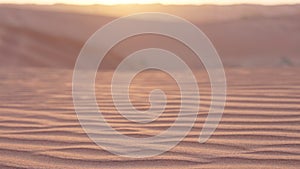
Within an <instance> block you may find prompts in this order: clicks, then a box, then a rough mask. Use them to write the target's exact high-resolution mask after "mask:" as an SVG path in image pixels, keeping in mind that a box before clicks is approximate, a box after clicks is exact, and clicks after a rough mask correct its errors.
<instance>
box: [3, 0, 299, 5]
mask: <svg viewBox="0 0 300 169" xmlns="http://www.w3.org/2000/svg"><path fill="white" fill-rule="evenodd" d="M0 3H37V4H53V3H69V4H106V5H114V4H127V3H140V4H145V3H161V4H237V3H255V4H267V5H276V4H293V3H300V0H0Z"/></svg>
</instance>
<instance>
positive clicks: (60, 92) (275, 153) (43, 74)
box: [0, 5, 300, 169]
mask: <svg viewBox="0 0 300 169" xmlns="http://www.w3.org/2000/svg"><path fill="white" fill-rule="evenodd" d="M139 7H140V8H139V9H137V8H136V7H132V8H128V9H130V11H135V12H138V11H141V10H143V9H144V8H143V6H139ZM119 8H120V7H118V6H117V7H103V6H93V7H77V6H64V5H55V6H30V5H28V6H17V5H0V67H1V68H0V78H1V81H0V86H1V88H0V95H1V97H0V157H1V158H0V168H1V169H2V168H3V169H5V168H37V169H38V168H40V169H42V168H64V169H65V168H66V169H68V168H70V169H77V168H78V169H81V168H174V169H177V168H178V169H181V168H195V169H196V168H207V169H208V168H211V169H214V168H228V169H232V168H237V169H248V168H262V169H274V168H280V169H281V168H291V169H293V168H294V169H296V168H299V167H298V166H300V132H299V130H300V114H299V112H300V77H299V72H300V69H299V68H298V66H299V65H300V60H299V54H300V48H299V47H298V46H299V44H300V36H299V35H300V22H299V18H300V10H299V9H300V7H299V5H295V6H275V7H267V6H247V5H238V6H227V7H222V6H184V7H178V6H169V7H166V6H160V5H158V6H157V5H153V6H151V7H149V10H151V11H153V10H154V9H155V10H154V11H164V12H170V13H173V14H177V15H179V16H182V17H185V18H186V19H189V20H190V21H192V22H193V23H194V24H196V25H197V26H198V27H200V28H201V29H202V30H203V31H204V32H205V33H206V34H207V35H208V36H209V38H210V39H211V40H212V42H213V43H214V45H215V46H216V48H217V50H218V52H219V53H220V57H221V59H222V61H223V62H224V65H225V67H226V68H225V71H226V75H227V82H228V95H227V103H226V107H225V112H224V115H223V118H222V121H221V123H220V125H219V126H218V128H217V130H216V132H215V133H214V134H213V136H212V137H211V138H210V139H209V141H208V142H207V143H205V144H199V143H198V137H199V132H200V131H201V129H202V125H203V123H204V121H205V119H206V117H207V112H208V109H209V106H210V99H211V96H210V94H211V93H210V90H211V89H210V83H209V80H208V75H207V73H206V72H205V71H204V70H195V71H194V73H195V75H196V77H197V80H198V83H199V88H200V93H201V101H200V104H201V108H200V111H199V114H198V118H197V122H196V124H195V125H194V127H193V129H192V130H191V132H190V133H189V134H188V136H187V137H186V138H185V139H184V140H183V141H182V142H181V143H180V144H179V145H178V146H176V147H175V148H173V149H171V150H170V151H169V152H166V153H164V154H162V155H159V156H157V157H152V158H145V159H129V158H123V157H118V156H115V155H113V154H111V153H109V152H107V151H105V150H104V149H102V148H100V147H98V146H97V145H96V144H95V143H94V142H92V141H91V140H90V139H89V137H88V136H87V134H86V133H85V132H84V131H83V129H82V128H81V126H80V124H79V122H78V119H77V116H76V113H75V111H74V106H73V102H72V75H73V72H72V69H73V67H74V64H75V61H76V58H77V56H78V53H79V51H80V49H81V47H82V45H83V44H84V42H85V41H86V40H87V39H88V37H89V36H91V35H92V34H93V33H94V32H95V31H96V30H97V29H98V28H99V27H101V26H103V25H104V24H105V23H108V22H109V21H111V20H113V19H114V18H115V17H116V16H120V15H124V14H128V13H129V12H130V11H126V10H125V11H118V12H117V13H116V14H115V15H114V16H111V13H110V11H111V10H117V9H119ZM186 11H189V12H186ZM215 11H217V12H218V13H216V12H215ZM198 12H199V15H198ZM198 16H199V17H198ZM158 38H159V37H157V36H144V37H134V38H130V39H129V40H128V41H126V42H124V43H120V44H118V45H117V46H115V47H114V48H113V50H112V51H111V52H110V53H109V54H108V56H107V57H106V59H105V60H104V63H103V64H102V65H101V69H102V70H105V71H103V72H102V73H101V72H99V73H98V75H97V81H96V86H95V88H96V95H97V99H98V104H99V105H101V108H102V111H103V114H104V116H105V118H106V120H107V121H108V122H109V124H110V125H112V126H113V127H114V128H115V129H116V130H118V131H119V132H121V133H123V134H125V135H128V136H131V137H149V136H152V135H155V134H157V133H159V132H161V131H164V130H165V129H167V128H168V127H170V125H171V124H172V122H174V120H175V119H176V117H177V114H178V109H179V107H178V106H180V105H179V103H180V102H179V101H180V100H179V91H178V86H177V85H175V84H174V80H173V79H172V78H170V77H169V76H166V75H165V74H163V73H159V72H158V71H153V72H148V73H147V72H144V73H143V74H142V75H141V76H137V77H136V78H135V79H134V81H133V83H132V85H131V87H130V94H131V96H132V97H131V100H132V102H133V105H134V106H135V107H136V108H137V109H139V110H146V109H147V108H149V102H148V94H149V93H148V92H149V91H150V90H152V89H156V88H160V89H163V90H164V91H165V92H166V93H167V96H168V104H167V107H166V110H165V112H164V113H163V114H162V116H160V118H159V119H158V120H156V121H155V122H153V123H149V124H144V125H143V124H134V123H131V122H130V121H128V120H126V119H125V118H123V117H122V116H121V115H120V114H119V113H118V112H117V111H116V109H115V107H114V105H113V102H112V99H111V95H110V83H109V82H110V80H111V79H110V78H111V75H112V74H111V73H112V72H111V70H110V69H114V68H115V67H116V66H117V65H118V63H119V62H120V61H121V60H122V59H123V58H124V57H126V56H127V55H128V54H130V53H131V52H133V51H135V50H138V49H142V48H145V47H163V48H165V49H168V50H170V51H173V52H174V53H176V54H178V55H179V56H181V57H182V58H183V59H184V60H185V61H186V62H187V63H188V64H189V66H191V67H195V66H197V67H199V65H201V63H200V62H199V61H195V56H193V53H191V52H190V51H189V50H188V49H187V48H185V47H183V46H182V45H181V44H180V43H178V42H174V41H173V40H171V39H168V38H160V39H159V42H160V43H157V39H158ZM141 41H142V42H144V43H140V42H141ZM150 78H151V81H150V80H149V79H150ZM120 94H121V93H120ZM193 101H194V100H192V99H191V100H190V102H191V103H192V102H193ZM91 125H92V124H91ZM183 125H186V124H183Z"/></svg>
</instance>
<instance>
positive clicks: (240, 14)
mask: <svg viewBox="0 0 300 169" xmlns="http://www.w3.org/2000/svg"><path fill="white" fill-rule="evenodd" d="M122 7H124V6H122ZM120 8H121V7H120V6H112V7H109V6H99V5H97V6H89V7H87V6H85V7H80V6H70V5H53V6H35V5H26V6H22V5H0V66H9V67H17V66H30V67H31V66H38V67H62V68H73V66H74V64H75V60H76V58H77V56H78V54H79V51H80V49H81V47H82V46H83V44H84V43H85V41H86V40H87V39H88V38H89V36H91V35H92V34H93V33H94V32H95V31H96V30H97V29H99V28H100V27H101V26H103V25H104V24H106V23H108V22H109V21H111V20H113V19H114V18H116V16H122V15H127V14H130V13H133V12H142V11H156V12H158V11H161V12H168V13H171V14H176V15H178V16H182V17H184V18H186V19H188V20H190V21H191V22H193V23H194V24H196V25H197V26H198V27H199V28H201V29H202V30H203V31H204V32H205V33H206V34H207V35H208V36H209V38H210V39H211V40H212V42H213V44H214V45H215V47H216V49H217V50H218V52H219V54H220V56H221V59H222V60H223V62H224V64H225V66H227V67H260V66H264V67H268V66H269V67H275V66H285V67H291V66H299V65H300V59H299V58H300V57H299V55H300V48H299V44H300V22H299V20H300V5H291V6H272V7H270V6H258V5H236V6H162V5H150V6H130V7H127V8H126V9H127V10H120ZM122 9H124V8H122ZM112 11H113V12H114V16H113V15H112ZM150 39H151V40H148V41H149V42H148V44H147V43H145V44H144V45H145V46H140V43H136V42H137V41H134V40H132V41H131V42H130V43H128V45H127V47H128V46H129V48H130V51H134V49H136V48H142V47H151V46H153V45H157V47H160V44H157V43H156V41H155V38H151V37H150ZM139 42H140V41H139ZM166 42H167V41H166ZM161 46H163V47H165V48H168V49H172V48H173V49H174V43H167V44H161ZM175 46H176V45H175ZM124 47H125V46H124ZM124 47H123V48H124ZM112 53H113V54H112V55H110V56H109V57H110V59H109V61H108V62H107V63H106V64H105V65H104V68H108V69H109V68H112V67H113V66H112V65H116V64H117V61H119V60H120V59H122V58H124V57H126V55H125V54H128V53H126V52H124V53H123V52H122V50H118V51H117V50H116V51H113V52H112ZM183 57H186V58H188V56H183ZM190 62H191V61H190ZM191 63H193V62H191Z"/></svg>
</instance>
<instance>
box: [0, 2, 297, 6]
mask: <svg viewBox="0 0 300 169" xmlns="http://www.w3.org/2000/svg"><path fill="white" fill-rule="evenodd" d="M0 5H37V6H38V5H40V6H55V5H70V6H129V5H140V6H148V5H161V6H239V5H249V6H250V5H254V6H290V5H300V2H299V3H282V4H281V3H280V4H263V3H232V4H216V3H203V4H189V3H187V4H168V3H146V4H144V3H128V4H101V3H91V4H75V3H5V2H0Z"/></svg>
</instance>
